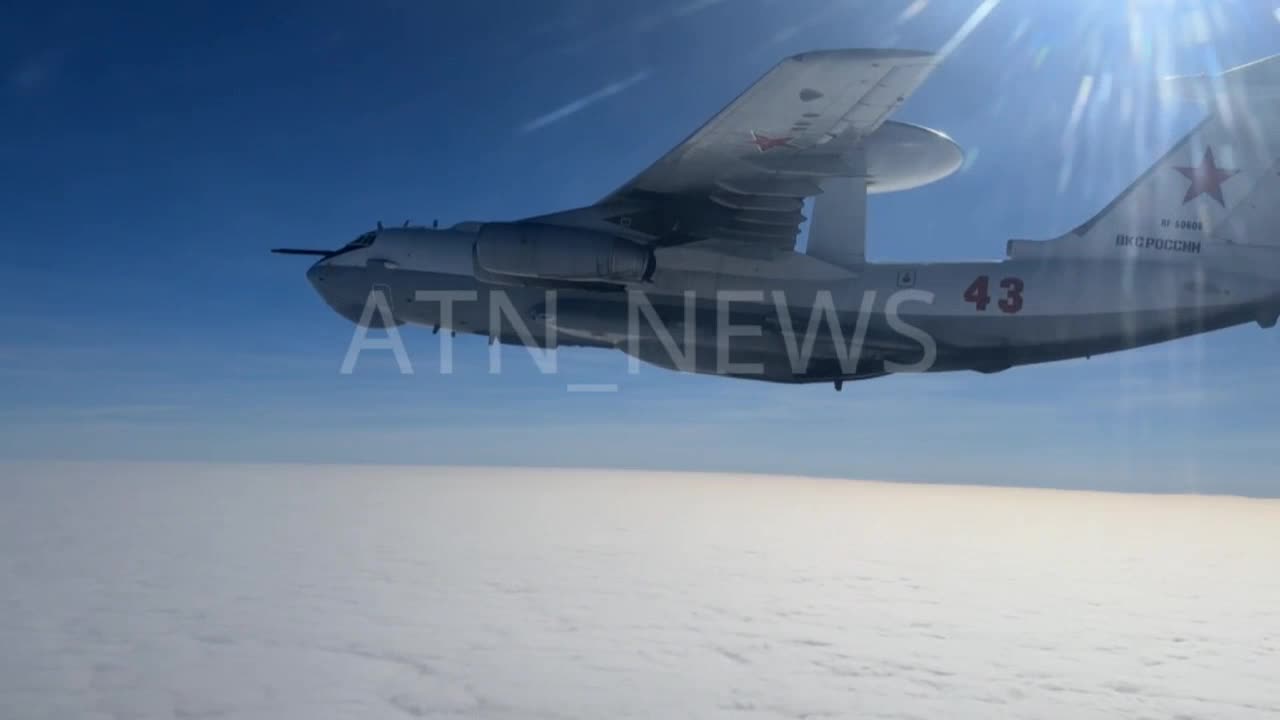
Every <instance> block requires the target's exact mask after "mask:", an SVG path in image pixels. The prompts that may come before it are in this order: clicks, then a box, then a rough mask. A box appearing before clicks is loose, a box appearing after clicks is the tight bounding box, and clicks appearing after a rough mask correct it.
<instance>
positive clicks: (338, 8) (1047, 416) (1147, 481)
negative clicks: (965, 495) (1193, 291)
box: [0, 0, 1280, 496]
mask: <svg viewBox="0 0 1280 720" xmlns="http://www.w3.org/2000/svg"><path fill="white" fill-rule="evenodd" d="M978 7H979V2H977V1H976V0H975V1H974V2H961V1H959V0H957V1H955V2H942V1H941V0H932V1H928V2H926V1H925V0H915V1H914V2H879V1H875V2H872V1H868V2H852V1H848V0H786V1H783V0H724V1H722V2H717V1H716V0H674V1H672V0H663V1H661V2H653V3H649V2H646V3H625V4H624V3H598V2H586V1H571V0H564V1H560V0H546V1H544V2H537V3H526V2H499V3H483V2H475V3H443V2H439V3H402V2H383V3H376V2H375V3H360V4H355V3H352V4H340V3H325V2H318V3H272V2H254V3H236V2H220V3H199V2H192V3H178V4H170V3H164V4H161V3H156V4H150V3H142V2H139V3H133V4H131V5H130V6H128V7H112V8H108V7H107V6H104V5H101V4H99V3H83V4H75V3H53V4H45V5H37V4H34V3H31V4H27V5H26V6H25V7H22V8H16V9H11V10H10V11H8V16H7V17H6V18H5V23H4V25H3V27H0V127H2V128H3V129H4V132H3V133H2V134H0V163H2V164H3V167H4V168H5V172H3V173H0V242H2V243H3V245H2V247H3V248H4V253H3V255H0V297H2V298H3V302H2V303H0V398H2V399H3V402H0V459H3V460H20V461H27V460H32V461H42V460H52V459H70V460H85V461H105V460H197V461H208V462H324V463H430V464H461V465H477V464H480V465H537V466H606V467H622V468H662V469H680V470H718V471H730V472H746V471H750V472H780V473H788V474H808V475H823V476H835V477H856V478H867V479H888V480H909V481H919V482H938V483H979V484H996V485H1032V486H1052V487H1068V488H1089V489H1107V490H1129V491H1156V492H1211V493H1236V494H1249V495H1268V496H1276V495H1280V480H1277V479H1276V478H1277V472H1276V470H1277V460H1276V459H1275V456H1274V446H1275V434H1276V430H1277V420H1276V409H1277V408H1278V407H1280V382H1278V381H1280V370H1277V369H1276V368H1275V367H1274V366H1273V358H1275V356H1276V350H1277V342H1278V340H1277V338H1278V337H1280V336H1277V334H1276V333H1275V332H1265V331H1263V330H1261V329H1259V328H1257V327H1256V326H1251V327H1242V328H1237V329H1233V330H1229V331H1224V332H1220V333H1216V334H1212V335H1208V336H1201V337H1196V338H1191V339H1187V340H1184V341H1179V342H1175V343H1170V344H1167V345H1162V346H1158V347H1154V348H1148V349H1144V350H1139V351H1134V352H1129V353H1123V354H1119V355H1114V356H1107V357H1100V358H1094V359H1092V360H1088V361H1085V360H1080V361H1071V362H1063V363H1057V364H1053V365H1045V366H1035V367H1028V368H1017V369H1013V370H1010V371H1008V372H1005V373H1001V374H998V375H993V376H984V375H978V374H974V373H960V374H938V375H930V376H905V377H890V378H886V379H881V380H875V381H870V382H866V383H854V384H850V385H848V386H846V388H845V390H844V392H842V393H835V392H833V391H832V389H831V387H830V386H827V385H820V386H812V387H790V386H774V385H769V384H763V383H753V382H744V381H736V380H726V379H721V378H715V377H707V376H692V375H680V374H676V373H671V372H668V371H664V370H660V369H657V368H644V369H642V370H641V372H640V373H639V374H636V375H632V374H629V373H628V363H627V359H626V357H625V356H623V355H622V354H620V353H610V352H606V351H599V350H562V351H560V354H559V356H558V364H559V372H558V373H557V374H556V375H554V376H548V375H543V374H541V373H540V372H539V371H538V368H537V366H536V365H535V364H534V363H533V362H532V361H531V359H529V358H528V356H527V354H526V353H525V351H524V350H522V349H519V348H507V349H504V350H503V351H502V352H503V355H502V357H503V372H502V373H501V374H496V375H495V374H491V373H489V371H488V367H489V354H488V353H489V350H488V348H487V347H486V345H485V341H484V340H483V339H481V338H459V340H458V345H457V348H456V349H457V355H456V356H455V362H454V365H455V372H454V373H452V374H449V375H443V374H441V373H439V372H438V344H437V343H438V339H437V338H435V337H433V336H432V335H431V334H430V332H429V331H425V330H423V329H421V328H418V329H413V328H410V329H407V330H406V331H405V332H404V335H403V337H404V341H405V344H406V346H407V348H408V350H409V353H410V356H411V358H412V360H413V364H414V372H413V373H412V374H409V375H404V374H401V373H400V372H399V371H398V369H397V367H396V364H395V363H394V362H393V360H392V358H391V357H390V354H389V353H384V354H383V356H381V357H380V356H378V354H377V353H374V354H366V355H365V356H363V357H362V358H361V360H360V363H359V365H358V367H357V369H356V372H355V373H353V374H351V375H342V374H340V373H339V367H340V366H341V363H342V360H343V357H344V354H345V352H346V349H347V345H348V343H349V342H350V340H351V330H352V328H351V326H350V325H349V324H348V323H347V322H346V321H345V320H342V319H341V318H339V317H338V316H336V315H335V314H334V313H333V312H332V311H331V310H329V309H328V308H327V307H326V306H325V305H324V304H323V303H322V302H321V301H320V299H319V298H318V297H317V296H316V295H315V293H314V292H313V291H312V289H311V288H310V286H309V285H308V284H307V282H306V281H305V279H304V277H303V271H304V269H305V266H306V261H305V260H304V259H300V258H289V257H278V256H272V255H269V254H268V253H267V250H268V249H269V248H271V247H278V246H295V247H338V246H340V245H341V244H343V243H345V242H347V241H348V240H350V239H351V238H353V237H355V236H356V235H358V234H360V233H361V232H364V231H366V230H368V229H370V228H371V227H372V226H373V225H374V223H375V222H377V221H384V222H387V223H399V222H402V221H403V220H405V219H412V220H413V221H415V222H429V221H430V220H432V219H439V221H440V222H441V223H442V224H448V223H453V222H457V221H462V220H495V219H515V218H520V217H526V216H530V215H536V214H541V213H546V212H551V211H555V210H558V209H563V208H567V207H573V206H578V205H584V204H589V203H591V202H594V201H595V200H597V199H599V198H600V197H603V196H604V195H605V194H607V193H608V192H609V191H611V190H612V189H614V188H615V187H617V186H619V185H621V184H622V183H623V182H625V181H626V180H627V179H628V178H630V177H631V176H633V175H635V174H636V173H637V172H639V171H640V170H641V169H643V168H644V167H645V166H646V165H648V164H649V163H650V162H652V161H653V160H655V159H656V158H658V157H659V156H660V155H661V154H662V153H663V152H665V151H666V150H667V149H669V148H670V147H672V146H674V145H675V144H676V143H678V142H679V141H680V140H681V139H683V138H684V137H685V136H686V135H688V133H689V132H691V131H692V130H693V129H695V128H696V127H698V125H700V124H701V123H702V122H703V121H704V120H706V119H707V118H708V117H710V116H711V115H712V114H713V113H715V112H716V111H717V110H718V109H719V108H720V107H722V106H723V105H724V104H726V103H727V102H728V101H729V100H731V99H732V98H733V97H735V96H736V95H737V94H738V93H739V92H740V91H741V90H742V89H743V88H745V87H746V86H747V85H749V84H750V83H751V82H752V81H754V80H755V79H756V78H757V77H759V76H760V75H761V74H762V73H763V72H765V71H766V70H767V69H768V68H769V67H770V66H771V65H773V64H774V63H775V62H777V61H778V60H779V59H780V58H782V57H784V56H786V55H789V54H792V53H796V52H801V51H805V50H810V49H815V48H832V47H905V48H916V49H926V50H937V49H939V48H941V47H943V46H944V45H945V44H946V43H947V41H948V39H949V38H951V37H953V36H954V34H955V32H956V30H957V29H958V28H960V27H961V26H963V25H964V23H965V22H966V20H967V19H968V18H970V17H972V16H973V14H974V12H975V10H976V9H977V8H978ZM988 7H990V5H988ZM1278 30H1280V7H1277V6H1276V4H1275V3H1272V2H1259V1H1258V0H1239V1H1235V2H1233V1H1230V0H1223V1H1221V2H1205V1H1192V0H1188V1H1186V2H1177V1H1174V0H1131V1H1130V2H1128V3H1125V2H1119V1H1117V0H1080V1H1078V2H1070V3H1065V2H1050V1H1049V0H1016V1H1015V0H1006V1H1005V2H1003V3H995V4H994V7H993V9H991V12H990V13H989V14H987V15H986V16H985V17H983V18H982V19H981V22H979V23H978V24H977V25H976V27H974V29H973V31H972V32H971V33H970V34H968V35H967V36H966V37H965V40H964V42H963V43H960V44H959V45H958V46H956V47H955V48H954V50H953V51H952V52H951V53H950V54H949V55H948V57H947V59H946V62H945V63H944V64H943V65H942V67H941V68H940V69H939V70H938V71H937V72H936V73H935V74H934V75H933V76H932V77H931V78H930V79H929V81H928V83H927V84H926V85H925V86H924V87H922V88H921V89H920V90H919V91H918V92H917V93H916V94H915V95H913V96H912V97H911V98H910V100H909V101H908V102H907V103H906V104H905V105H904V106H903V107H902V108H901V109H900V110H899V111H898V113H897V115H896V116H895V118H896V119H900V120H904V121H908V122H915V123H920V124H924V125H927V126H930V127H934V128H937V129H939V130H942V131H944V132H946V133H948V134H949V135H951V136H952V137H953V138H954V139H955V140H956V141H957V142H958V143H959V144H960V145H961V146H962V147H963V148H964V149H965V151H966V155H967V159H966V163H965V165H964V167H963V169H962V170H961V171H960V172H959V173H957V174H956V175H954V176H952V177H950V178H948V179H946V180H944V181H941V182H938V183H935V184H934V185H931V186H929V187H926V188H922V189H918V190H913V191H909V192H904V193H898V194H894V195H888V196H884V195H882V196H876V197H874V198H872V200H871V202H870V220H869V230H868V232H869V245H870V247H869V253H870V255H871V256H872V258H873V259H879V260H888V259H893V260H960V259H989V258H998V257H1000V256H1002V254H1003V249H1004V246H1005V242H1006V241H1007V240H1008V239H1009V238H1015V237H1016V238H1048V237H1053V236H1056V235H1058V234H1060V233H1062V232H1064V231H1066V230H1067V229H1069V228H1071V227H1073V226H1074V225H1076V224H1077V223H1079V222H1080V221H1082V220H1084V219H1086V218H1088V217H1089V216H1090V215H1092V214H1093V213H1094V212H1096V211H1097V210H1098V209H1099V208H1100V207H1102V206H1103V205H1104V204H1105V203H1106V202H1107V201H1108V200H1110V199H1111V198H1112V197H1114V196H1115V195H1116V194H1117V193H1119V192H1120V191H1121V190H1123V189H1124V187H1125V186H1126V185H1128V184H1129V182H1130V181H1131V180H1132V179H1133V178H1135V177H1136V176H1137V175H1138V174H1139V173H1141V172H1142V171H1143V170H1145V169H1146V167H1148V166H1149V165H1150V164H1151V163H1152V162H1153V161H1154V160H1155V159H1156V158H1157V157H1159V155H1161V154H1162V153H1163V152H1164V151H1165V150H1166V149H1167V148H1168V147H1169V145H1170V144H1172V142H1174V141H1175V140H1176V139H1177V138H1178V137H1179V136H1180V135H1181V134H1182V133H1183V132H1185V131H1186V130H1187V129H1189V128H1190V127H1191V126H1192V125H1193V124H1194V123H1195V122H1196V121H1197V119H1198V111H1197V110H1196V109H1195V108H1193V107H1183V106H1177V105H1171V104H1169V103H1168V102H1167V101H1165V100H1162V99H1161V98H1160V97H1158V96H1157V93H1156V83H1157V80H1158V79H1159V78H1160V77H1161V76H1164V75H1169V74H1187V73H1199V72H1216V71H1220V70H1222V69H1225V68H1228V67H1231V66H1234V65H1238V64H1241V63H1244V62H1248V61H1251V60H1254V59H1257V58H1259V57H1263V56H1266V55H1271V54H1275V53H1280V42H1278V41H1277V40H1276V38H1277V37H1280V33H1278V32H1277V31H1278ZM593 382H608V383H614V382H616V383H618V384H619V385H620V390H619V392H617V393H614V394H575V393H568V392H566V384H567V383H593Z"/></svg>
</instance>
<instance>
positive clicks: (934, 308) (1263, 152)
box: [274, 49, 1280, 389]
mask: <svg viewBox="0 0 1280 720" xmlns="http://www.w3.org/2000/svg"><path fill="white" fill-rule="evenodd" d="M938 62H939V58H938V56H936V55H934V54H931V53H928V52H918V51H904V50H883V49H848V50H829V51H816V52H808V53H803V54H800V55H795V56H793V57H789V58H786V59H784V60H783V61H782V62H781V63H779V64H778V65H777V66H775V67H774V68H773V69H772V70H770V71H769V72H768V73H767V74H765V75H764V77H762V78H761V79H760V80H759V81H757V82H756V83H755V84H754V85H752V86H751V87H750V88H748V89H747V90H746V92H745V93H743V94H742V95H740V96H739V97H738V98H737V99H736V100H734V101H733V102H732V103H730V104H729V105H728V106H727V107H726V108H725V109H724V110H722V111H721V112H720V113H719V114H717V115H716V116H715V117H713V118H712V119H711V120H710V121H709V122H708V123H707V124H706V125H704V126H703V127H702V128H700V129H699V130H697V131H696V132H695V133H693V135H691V136H690V137H689V138H688V139H687V140H685V141H684V142H682V143H680V144H679V145H678V146H677V147H676V148H674V149H673V150H671V151H670V152H668V153H667V154H666V155H664V156H663V157H662V158H660V159H659V160H658V161H657V162H656V163H654V164H653V165H652V166H650V167H649V168H648V169H646V170H644V171H643V172H641V173H640V175H639V176H637V177H635V178H634V179H632V180H631V181H630V182H628V183H626V184H625V185H623V186H622V187H621V188H619V189H617V190H615V191H614V192H612V193H610V194H609V195H608V196H606V197H605V198H603V199H602V200H600V201H599V202H597V203H595V204H593V205H590V206H587V207H581V208H576V209H572V210H567V211H563V212H556V213H552V214H548V215H541V216H538V217H531V218H527V219H522V220H516V221H509V222H508V221H503V222H464V223H460V224H458V225H454V226H453V227H450V228H447V229H440V228H436V227H434V226H433V227H431V228H425V227H408V226H406V227H382V225H381V223H379V225H378V228H377V229H376V230H372V231H370V232H367V233H364V234H363V235H360V236H359V237H358V238H356V239H355V240H354V241H352V242H351V243H349V244H347V245H346V246H345V247H343V248H341V249H339V250H333V251H326V250H299V249H277V250H275V251H274V252H280V253H290V254H307V255H318V256H319V260H318V261H316V263H315V264H314V265H313V266H311V268H310V269H309V270H308V271H307V278H308V279H309V280H310V281H311V283H312V285H313V286H314V287H315V289H316V290H317V291H318V292H319V294H320V295H321V297H322V298H323V299H324V301H325V302H326V303H328V305H329V306H330V307H332V308H333V309H334V310H335V311H337V312H338V313H339V314H341V315H342V316H343V317H346V318H348V319H350V320H351V321H353V322H355V323H358V324H359V325H360V326H361V327H365V328H367V327H389V326H395V325H400V324H404V323H412V324H417V325H424V326H429V327H433V328H434V329H435V330H436V331H438V330H439V329H440V328H441V327H444V328H445V329H447V330H448V331H449V332H450V333H451V334H453V333H458V332H463V333H475V334H480V335H487V336H489V338H490V342H494V341H497V342H502V343H516V344H524V345H529V346H535V347H540V348H555V347H558V346H560V345H584V346H595V347H602V348H616V349H620V350H622V351H624V352H626V353H628V354H630V355H632V356H634V357H637V358H639V359H641V360H643V361H646V362H649V363H653V364H656V365H660V366H663V367H667V368H672V369H677V370H683V371H689V372H698V373H712V374H717V375H727V376H733V377H742V378H750V379H756V380H766V381H774V382H787V383H810V382H829V383H833V384H834V386H835V387H836V389H840V388H841V387H842V386H843V383H844V382H845V381H848V380H861V379H867V378H875V377H880V376H883V375H886V374H889V373H893V372H913V371H916V372H919V371H934V372H936V371H952V370H973V371H978V372H983V373H993V372H999V371H1002V370H1005V369H1007V368H1011V367H1013V366H1016V365H1025V364H1030V363H1042V362H1048V361H1055V360H1063V359H1067V358H1078V357H1085V356H1092V355H1098V354H1102V353H1108V352H1113V351H1119V350H1124V349H1128V348H1135V347H1138V346H1143V345H1148V344H1152V343H1158V342H1162V341H1167V340H1172V339H1175V338H1180V337H1184V336H1188V335H1193V334H1197V333H1203V332H1208V331H1211V330H1216V329H1220V328H1225V327H1228V326H1233V325H1238V324H1243V323H1249V322H1257V323H1259V324H1260V325H1262V326H1263V327H1271V326H1273V325H1274V324H1275V323H1276V320H1277V316H1280V202H1278V200H1280V172H1278V171H1280V123H1277V122H1276V118H1277V117H1278V116H1280V112H1277V110H1278V109H1280V55H1278V56H1275V57H1271V58H1267V59H1264V60H1259V61H1257V62H1254V63H1251V64H1248V65H1244V66H1241V67H1238V68H1235V69H1232V70H1229V71H1227V72H1225V73H1223V74H1221V75H1218V76H1214V77H1206V76H1189V77H1179V78H1170V79H1168V80H1167V81H1166V82H1167V83H1168V88H1169V89H1170V90H1171V92H1173V93H1175V94H1177V95H1179V96H1181V97H1183V98H1187V99H1190V100H1193V101H1199V102H1201V104H1203V105H1204V106H1205V107H1206V109H1207V118H1206V119H1205V120H1204V121H1203V122H1202V123H1201V124H1200V125H1199V126H1198V127H1196V128H1195V129H1194V130H1193V131H1191V132H1190V133H1189V134H1188V135H1187V136H1186V137H1185V138H1184V139H1183V140H1181V141H1180V142H1179V143H1177V145H1176V146H1174V147H1173V149H1172V150H1170V151H1169V152H1168V153H1167V154H1166V155H1165V156H1164V157H1162V158H1161V159H1160V160H1159V161H1158V162H1156V164H1155V165H1154V166H1153V167H1152V168H1151V169H1150V170H1148V171H1147V172H1146V173H1145V174H1143V175H1142V176H1141V177H1139V178H1138V179H1137V181H1135V182H1134V183H1133V184H1132V185H1131V186H1129V188H1128V189H1126V190H1125V191H1124V192H1123V193H1121V194H1120V196H1119V197H1117V198H1116V199H1115V200H1114V201H1112V202H1111V203H1110V204H1108V205H1107V206H1106V207H1105V208H1103V209H1102V210H1101V211H1100V212H1098V213H1097V214H1096V215H1095V216H1094V217H1092V218H1090V219H1089V220H1087V221H1086V222H1084V223H1083V224H1081V225H1079V226H1078V227H1076V228H1075V229H1073V230H1071V231H1070V232H1067V233H1066V234H1064V235H1061V236H1059V237H1055V238H1052V239H1049V240H1042V241H1031V240H1011V241H1009V242H1008V246H1007V253H1006V254H1007V257H1006V258H1004V259H1002V260H999V261H995V262H938V263H923V264H920V263H873V262H868V261H867V260H866V257H865V234H866V213H867V196H868V195H869V194H874V193H887V192H897V191H903V190H908V189H911V188H916V187H920V186H921V185H924V184H926V183H931V182H934V181H937V180H939V179H941V178H944V177H946V176H947V175H949V174H951V173H953V172H955V171H956V169H957V168H959V167H960V165H961V163H962V160H963V155H962V152H961V150H960V148H959V147H958V146H957V145H956V144H955V143H954V142H952V140H951V139H950V138H948V137H947V136H946V135H944V134H942V133H940V132H938V131H936V130H931V129H929V128H924V127H920V126H918V125H911V124H907V123H904V122H898V121H895V120H890V119H889V117H890V115H892V114H893V113H894V111H895V110H896V109H897V108H898V106H899V105H901V104H902V103H903V101H904V100H905V99H906V98H907V97H908V96H909V95H910V94H911V93H912V92H913V91H914V90H915V89H916V88H917V87H919V86H920V85H921V84H922V83H923V82H924V80H925V78H927V77H928V75H929V74H930V72H931V71H932V70H933V69H934V68H935V67H936V66H937V64H938ZM810 199H812V200H811V201H810V202H811V212H812V222H811V224H810V227H809V232H808V242H807V247H805V249H804V252H798V251H797V249H796V245H797V236H798V233H799V230H800V227H801V223H802V222H803V221H804V220H805V217H804V216H803V214H802V212H803V210H804V209H805V207H806V201H807V200H810Z"/></svg>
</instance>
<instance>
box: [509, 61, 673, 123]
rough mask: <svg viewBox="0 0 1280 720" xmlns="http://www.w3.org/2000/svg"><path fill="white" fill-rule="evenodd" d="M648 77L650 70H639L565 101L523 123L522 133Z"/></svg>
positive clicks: (612, 94) (552, 121)
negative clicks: (574, 98)
mask: <svg viewBox="0 0 1280 720" xmlns="http://www.w3.org/2000/svg"><path fill="white" fill-rule="evenodd" d="M647 77H649V71H648V70H641V71H640V72H637V73H635V74H634V75H631V76H630V77H626V78H623V79H622V80H616V81H614V82H611V83H609V84H608V85H605V86H604V87H601V88H600V89H598V90H596V91H594V92H591V93H588V94H586V95H583V96H582V97H580V98H578V99H577V100H574V101H572V102H568V103H565V104H564V105H561V106H560V107H558V108H556V109H555V110H552V111H551V112H548V113H545V114H543V115H539V116H538V117H536V118H534V119H532V120H530V121H529V122H527V123H525V124H524V125H521V126H520V132H522V133H528V132H533V131H534V130H539V129H541V128H544V127H546V126H548V125H551V124H553V123H557V122H560V121H561V120H564V119H565V118H567V117H569V116H571V115H574V114H577V113H579V112H582V111H583V110H585V109H586V108H588V107H590V106H592V105H594V104H595V103H598V102H600V101H601V100H604V99H606V98H610V97H613V96H614V95H617V94H618V93H620V92H622V91H624V90H626V89H627V88H629V87H631V86H632V85H635V84H636V83H639V82H641V81H643V80H644V79H645V78H647Z"/></svg>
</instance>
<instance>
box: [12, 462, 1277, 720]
mask: <svg viewBox="0 0 1280 720" xmlns="http://www.w3.org/2000/svg"><path fill="white" fill-rule="evenodd" d="M423 441H424V442H430V438H429V437H426V438H423ZM0 474H2V475H3V477H4V478H6V479H5V480H4V481H2V482H0V544H2V545H3V547H4V548H5V553H4V554H3V556H0V606H3V607H4V608H5V609H6V610H5V612H4V613H0V644H3V647H4V648H5V650H4V652H3V653H0V716H3V717H22V718H61V717H86V718H89V717H94V718H97V717H104V718H105V717H130V718H160V717H166V718H167V717H184V718H195V717H232V718H308V719H309V720H310V719H314V718H344V717H351V718H357V717H358V718H378V717H385V718H405V717H409V718H457V717H485V718H544V717H545V718H565V717H572V718H579V717H580V718H600V717H614V718H619V717H644V718H650V717H699V718H704V717H753V718H766V719H770V718H818V717H850V716H856V717H881V718H921V717H949V718H983V719H986V718H990V717H1064V718H1073V719H1075V718H1089V717H1139V716H1142V717H1159V718H1172V717H1181V718H1210V717H1212V718H1221V717H1232V718H1252V717H1257V718H1263V717H1274V716H1275V715H1276V714H1277V713H1280V696H1277V693H1276V692H1275V684H1274V672H1275V669H1276V668H1277V667H1280V610H1278V608H1280V579H1277V577H1276V574H1275V573H1274V556H1273V552H1274V548H1275V547H1277V546H1278V545H1280V503H1277V502H1275V501H1263V500H1245V499H1238V498H1204V497H1194V496H1183V497H1169V496H1165V497H1154V496H1139V495H1119V494H1089V493H1069V492H1054V491H1037V490H1013V489H1000V488H970V487H937V486H911V485H892V484H879V483H862V482H848V481H823V480H808V479H800V478H787V477H745V478H744V477H732V476H725V475H696V474H652V473H627V472H612V471H609V472H604V471H587V470H577V471H563V470H490V469H476V468H471V469H448V468H440V469H417V468H402V467H381V468H367V467H346V466H328V467H320V466H315V467H312V466H286V465H278V466H207V465H188V464H183V465H158V464H151V465H89V464H41V465H30V464H17V465H5V466H0Z"/></svg>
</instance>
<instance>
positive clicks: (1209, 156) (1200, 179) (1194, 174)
mask: <svg viewBox="0 0 1280 720" xmlns="http://www.w3.org/2000/svg"><path fill="white" fill-rule="evenodd" d="M1174 170H1177V171H1178V172H1180V173H1182V175H1183V177H1185V178H1186V179H1188V180H1190V181H1191V186H1190V187H1188V188H1187V194H1186V196H1185V197H1183V198H1182V204H1183V205H1186V204H1187V203H1189V202H1191V201H1192V200H1195V199H1196V198H1198V197H1200V196H1201V195H1208V196H1209V197H1211V198H1213V199H1214V200H1217V201H1218V204H1219V205H1221V206H1223V207H1226V206H1227V203H1226V202H1225V201H1223V199H1222V183H1223V182H1225V181H1226V180H1227V178H1230V177H1231V176H1232V175H1235V174H1236V173H1238V172H1240V171H1239V170H1226V169H1223V168H1220V167H1218V164H1217V163H1216V162H1214V159H1213V148H1205V149H1204V159H1203V160H1201V161H1200V165H1199V166H1198V167H1175V168H1174Z"/></svg>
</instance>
